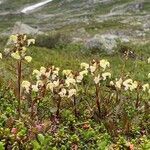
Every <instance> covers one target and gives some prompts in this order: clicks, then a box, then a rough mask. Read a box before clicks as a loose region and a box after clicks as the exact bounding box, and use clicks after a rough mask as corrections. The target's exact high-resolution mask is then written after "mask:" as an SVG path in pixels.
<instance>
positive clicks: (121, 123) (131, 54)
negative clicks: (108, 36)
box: [0, 34, 150, 150]
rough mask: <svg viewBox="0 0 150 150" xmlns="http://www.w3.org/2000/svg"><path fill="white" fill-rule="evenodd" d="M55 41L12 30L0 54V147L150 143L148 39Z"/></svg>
mask: <svg viewBox="0 0 150 150" xmlns="http://www.w3.org/2000/svg"><path fill="white" fill-rule="evenodd" d="M57 38H58V37H57ZM1 41H2V40H1ZM38 41H39V43H38ZM45 41H46V40H45ZM60 41H61V40H60ZM55 42H56V44H55ZM52 43H53V44H54V46H52V47H50V48H51V51H49V49H47V48H43V47H44V45H43V42H42V38H39V39H38V38H37V41H36V40H35V39H29V38H28V37H27V35H25V34H22V35H12V36H10V38H9V45H7V46H6V47H5V49H4V51H1V53H0V61H1V62H0V70H1V72H0V150H5V149H7V150H12V149H13V150H21V149H23V150H28V149H29V150H30V149H34V150H43V149H46V150H57V149H59V150H67V149H71V150H78V149H82V150H86V149H89V150H92V149H93V150H94V149H97V150H105V149H106V150H107V149H108V150H121V149H123V150H134V149H135V150H149V149H150V139H149V136H150V128H149V127H150V124H149V123H150V113H149V112H150V109H149V106H150V101H149V100H150V82H149V81H150V70H149V68H150V57H149V55H148V54H149V51H148V48H147V47H148V45H145V46H143V47H140V46H138V45H136V46H135V47H136V49H135V48H133V47H132V45H130V44H128V45H126V44H122V45H121V44H120V45H118V47H117V49H116V52H115V53H114V54H112V55H109V56H108V55H106V54H103V53H101V54H99V53H97V52H94V53H93V52H91V53H90V52H88V54H87V52H86V51H85V50H84V48H83V46H82V45H79V44H78V45H77V44H71V43H69V42H68V43H69V44H67V43H65V44H62V43H61V42H59V43H58V41H57V40H54V39H52ZM34 45H35V46H34ZM46 45H47V46H46ZM37 46H38V47H37ZM40 46H41V47H40ZM49 46H50V44H49V42H46V43H45V47H49ZM142 48H143V49H146V50H147V52H146V50H145V51H144V52H143V53H142V52H141V51H140V50H139V49H142ZM89 53H90V55H89Z"/></svg>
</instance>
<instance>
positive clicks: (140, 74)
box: [0, 37, 150, 81]
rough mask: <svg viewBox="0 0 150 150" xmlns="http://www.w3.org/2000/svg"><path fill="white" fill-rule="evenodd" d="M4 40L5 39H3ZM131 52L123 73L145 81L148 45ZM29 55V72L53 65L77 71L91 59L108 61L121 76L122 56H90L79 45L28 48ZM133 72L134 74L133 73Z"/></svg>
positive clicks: (3, 42)
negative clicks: (82, 63) (30, 58)
mask: <svg viewBox="0 0 150 150" xmlns="http://www.w3.org/2000/svg"><path fill="white" fill-rule="evenodd" d="M5 39H6V37H5ZM5 39H4V40H1V42H0V45H1V50H0V51H1V52H2V50H3V49H4V45H5ZM130 47H131V50H132V51H134V52H135V54H136V57H137V60H136V59H135V58H133V59H131V58H130V59H129V60H128V61H127V62H126V69H125V73H126V74H128V75H129V77H133V78H134V79H136V80H145V81H147V74H148V73H149V67H148V64H147V62H146V61H147V58H148V57H150V44H145V45H138V44H136V45H130ZM28 51H29V54H30V55H31V56H32V57H33V61H32V62H31V63H29V64H28V67H29V72H32V70H33V69H39V68H40V67H41V66H49V65H55V66H57V67H60V68H61V69H72V68H73V70H79V68H80V63H81V62H87V63H88V62H90V61H91V60H92V59H98V60H100V59H108V60H109V61H110V63H111V68H112V73H113V74H114V77H117V76H119V75H120V74H121V70H122V67H123V65H124V59H123V56H122V55H123V54H113V55H107V54H105V53H96V54H92V53H90V52H89V51H88V50H86V49H85V48H84V47H83V46H82V45H79V44H68V45H67V46H64V47H62V48H61V47H56V48H53V49H48V48H42V47H34V46H33V47H30V48H29V50H28ZM7 63H8V60H6V61H4V62H3V64H4V66H7ZM133 72H134V73H133Z"/></svg>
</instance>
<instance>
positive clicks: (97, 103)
mask: <svg viewBox="0 0 150 150" xmlns="http://www.w3.org/2000/svg"><path fill="white" fill-rule="evenodd" d="M96 105H97V108H98V112H99V116H100V114H101V110H100V100H99V85H96Z"/></svg>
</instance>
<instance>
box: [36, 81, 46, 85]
mask: <svg viewBox="0 0 150 150" xmlns="http://www.w3.org/2000/svg"><path fill="white" fill-rule="evenodd" d="M36 84H37V85H38V86H43V85H44V83H43V81H42V80H38V81H37V82H36Z"/></svg>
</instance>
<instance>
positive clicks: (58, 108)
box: [56, 97, 61, 117]
mask: <svg viewBox="0 0 150 150" xmlns="http://www.w3.org/2000/svg"><path fill="white" fill-rule="evenodd" d="M60 103H61V97H59V98H58V101H57V111H56V116H57V117H58V116H59V110H60Z"/></svg>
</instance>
